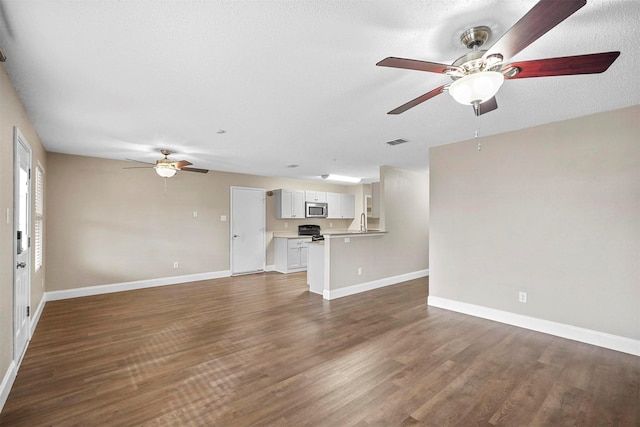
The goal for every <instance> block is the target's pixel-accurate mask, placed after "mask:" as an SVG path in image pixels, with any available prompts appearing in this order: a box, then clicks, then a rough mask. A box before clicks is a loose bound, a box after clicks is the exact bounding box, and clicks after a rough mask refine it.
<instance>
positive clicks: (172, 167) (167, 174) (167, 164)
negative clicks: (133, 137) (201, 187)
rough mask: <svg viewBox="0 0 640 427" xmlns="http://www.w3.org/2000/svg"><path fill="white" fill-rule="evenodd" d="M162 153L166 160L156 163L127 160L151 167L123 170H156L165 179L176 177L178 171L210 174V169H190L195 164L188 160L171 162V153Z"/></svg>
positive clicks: (166, 151) (167, 151)
mask: <svg viewBox="0 0 640 427" xmlns="http://www.w3.org/2000/svg"><path fill="white" fill-rule="evenodd" d="M160 152H161V153H162V154H163V155H164V159H160V160H157V161H156V163H155V164H154V163H147V162H141V161H140V160H133V159H126V160H129V161H132V162H138V163H144V164H147V165H151V166H132V167H126V168H123V169H139V168H154V169H155V170H156V173H157V174H158V175H160V176H161V177H163V178H171V177H172V176H174V175H175V174H176V173H177V172H178V171H185V172H198V173H207V172H209V170H208V169H199V168H190V167H188V166H191V165H192V164H193V163H191V162H188V161H186V160H178V161H175V162H174V161H171V160H169V156H170V155H171V151H169V150H160Z"/></svg>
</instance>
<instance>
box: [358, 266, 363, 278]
mask: <svg viewBox="0 0 640 427" xmlns="http://www.w3.org/2000/svg"><path fill="white" fill-rule="evenodd" d="M358 276H362V267H358Z"/></svg>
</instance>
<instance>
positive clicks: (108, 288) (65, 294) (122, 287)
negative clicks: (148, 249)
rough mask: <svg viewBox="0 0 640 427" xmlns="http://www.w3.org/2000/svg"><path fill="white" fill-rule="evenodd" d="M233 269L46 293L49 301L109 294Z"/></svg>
mask: <svg viewBox="0 0 640 427" xmlns="http://www.w3.org/2000/svg"><path fill="white" fill-rule="evenodd" d="M230 276H231V271H230V270H224V271H214V272H211V273H197V274H187V275H184V276H171V277H161V278H158V279H149V280H137V281H135V282H122V283H113V284H109V285H96V286H87V287H84V288H76V289H66V290H63V291H51V292H47V293H46V297H47V301H56V300H61V299H68V298H78V297H86V296H90V295H100V294H109V293H113V292H122V291H131V290H134V289H145V288H153V287H156V286H167V285H177V284H180V283H188V282H197V281H200V280H211V279H220V278H223V277H230Z"/></svg>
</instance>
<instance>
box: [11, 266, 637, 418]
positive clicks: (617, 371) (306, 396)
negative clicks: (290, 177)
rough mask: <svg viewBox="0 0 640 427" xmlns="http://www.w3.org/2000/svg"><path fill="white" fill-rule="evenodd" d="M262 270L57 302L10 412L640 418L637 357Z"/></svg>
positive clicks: (390, 292) (420, 302)
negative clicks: (313, 286)
mask: <svg viewBox="0 0 640 427" xmlns="http://www.w3.org/2000/svg"><path fill="white" fill-rule="evenodd" d="M305 278H306V276H305V273H297V274H288V275H284V274H279V273H265V274H256V275H249V276H241V277H233V278H227V279H219V280H211V281H203V282H197V283H190V284H184V285H175V286H165V287H159V288H153V289H144V290H138V291H131V292H121V293H117V294H108V295H99V296H93V297H86V298H78V299H72V300H65V301H55V302H49V303H47V305H46V307H45V310H44V313H43V314H42V317H41V319H40V322H39V325H38V327H37V330H36V332H35V335H34V337H33V340H32V342H31V344H30V345H29V349H28V351H27V354H26V356H25V358H24V361H23V363H22V366H21V368H20V371H19V373H18V377H17V379H16V382H15V384H14V385H13V389H12V390H11V393H10V395H9V398H8V400H7V403H6V405H5V407H4V410H3V411H2V414H0V424H1V425H11V426H13V425H28V426H39V425H83V426H96V425H109V426H111V425H140V424H144V425H175V426H183V425H193V426H195V425H215V426H248V425H268V426H367V425H381V426H396V425H397V426H400V425H433V426H443V425H459V426H471V425H515V426H526V425H539V426H556V425H557V426H569V425H577V426H592V425H620V426H638V425H639V424H640V358H639V357H635V356H631V355H628V354H623V353H618V352H615V351H610V350H606V349H602V348H598V347H594V346H590V345H586V344H581V343H577V342H573V341H569V340H564V339H561V338H556V337H553V336H549V335H545V334H541V333H536V332H532V331H528V330H525V329H519V328H516V327H512V326H508V325H503V324H500V323H495V322H491V321H487V320H483V319H478V318H474V317H470V316H465V315H462V314H458V313H454V312H449V311H446V310H441V309H437V308H433V307H427V306H426V296H427V292H428V282H427V279H419V280H414V281H411V282H407V283H404V284H400V285H395V286H391V287H387V288H383V289H378V290H375V291H371V292H367V293H363V294H360V295H355V296H351V297H347V298H342V299H338V300H333V301H324V300H323V299H322V297H320V296H319V295H315V294H310V293H309V292H308V291H307V286H306V284H305Z"/></svg>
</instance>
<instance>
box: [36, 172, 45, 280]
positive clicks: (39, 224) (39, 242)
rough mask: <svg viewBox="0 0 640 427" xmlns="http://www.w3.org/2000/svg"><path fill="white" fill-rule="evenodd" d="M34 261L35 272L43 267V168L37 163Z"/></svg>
mask: <svg viewBox="0 0 640 427" xmlns="http://www.w3.org/2000/svg"><path fill="white" fill-rule="evenodd" d="M35 175H36V176H35V203H34V228H35V230H34V249H35V250H34V259H35V263H34V264H35V271H38V270H40V268H41V267H42V266H44V168H43V167H42V165H41V164H40V162H38V164H37V165H36V173H35Z"/></svg>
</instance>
